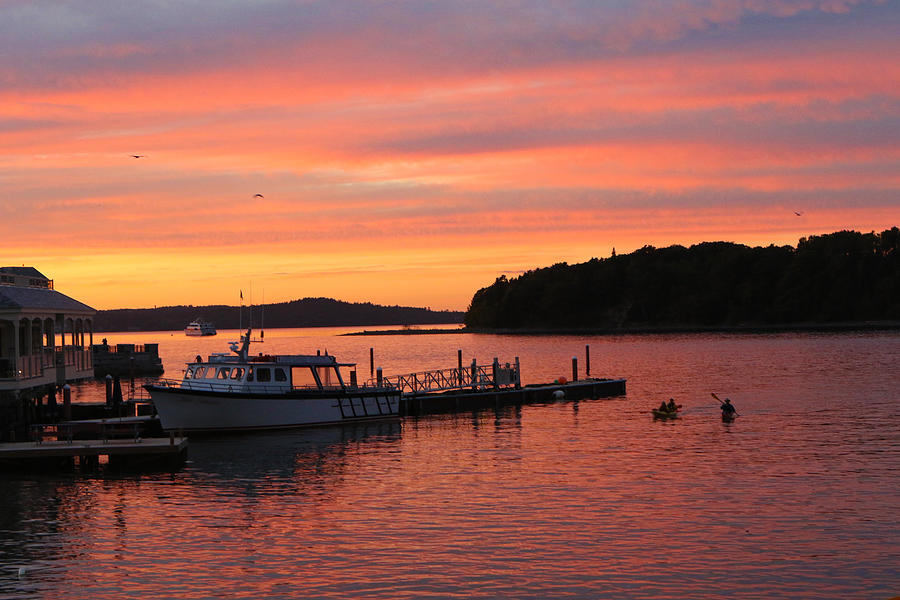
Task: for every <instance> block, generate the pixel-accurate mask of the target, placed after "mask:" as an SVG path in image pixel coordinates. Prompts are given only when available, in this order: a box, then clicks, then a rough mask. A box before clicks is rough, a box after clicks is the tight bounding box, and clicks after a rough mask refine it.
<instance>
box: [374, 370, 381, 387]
mask: <svg viewBox="0 0 900 600" xmlns="http://www.w3.org/2000/svg"><path fill="white" fill-rule="evenodd" d="M376 373H377V374H378V375H377V376H376V378H375V383H376V384H377V385H378V387H381V367H378V369H377V370H376Z"/></svg>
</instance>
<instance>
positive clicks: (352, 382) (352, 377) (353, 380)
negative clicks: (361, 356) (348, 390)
mask: <svg viewBox="0 0 900 600" xmlns="http://www.w3.org/2000/svg"><path fill="white" fill-rule="evenodd" d="M350 387H352V388H356V387H357V385H356V369H353V370H352V371H350Z"/></svg>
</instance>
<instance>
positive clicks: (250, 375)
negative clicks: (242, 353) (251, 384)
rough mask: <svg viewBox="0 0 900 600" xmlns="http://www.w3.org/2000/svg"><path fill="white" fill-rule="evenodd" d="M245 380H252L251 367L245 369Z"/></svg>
mask: <svg viewBox="0 0 900 600" xmlns="http://www.w3.org/2000/svg"><path fill="white" fill-rule="evenodd" d="M247 381H253V367H250V368H249V369H247Z"/></svg>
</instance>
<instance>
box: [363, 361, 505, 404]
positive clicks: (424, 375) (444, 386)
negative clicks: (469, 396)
mask: <svg viewBox="0 0 900 600" xmlns="http://www.w3.org/2000/svg"><path fill="white" fill-rule="evenodd" d="M369 383H370V384H371V385H379V386H380V385H383V386H388V387H393V388H394V389H397V390H400V391H401V392H402V393H404V394H413V395H414V394H428V393H431V392H441V391H447V390H464V389H469V390H476V391H477V390H486V389H499V388H502V387H509V386H516V387H519V386H520V385H521V378H520V376H519V359H518V357H516V360H515V362H514V363H513V364H510V363H506V364H505V365H501V364H500V362H499V361H498V360H497V359H496V358H495V359H494V362H493V364H491V365H479V364H477V363H476V362H475V361H474V360H473V361H472V365H471V366H468V367H457V368H455V369H438V370H435V371H420V372H418V373H409V374H408V375H385V376H381V377H380V378H379V379H377V380H375V379H373V380H370V381H369Z"/></svg>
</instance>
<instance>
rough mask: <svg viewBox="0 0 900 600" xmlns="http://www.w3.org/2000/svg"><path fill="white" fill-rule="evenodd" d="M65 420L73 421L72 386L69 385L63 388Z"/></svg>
mask: <svg viewBox="0 0 900 600" xmlns="http://www.w3.org/2000/svg"><path fill="white" fill-rule="evenodd" d="M63 420H65V421H71V420H72V386H71V385H69V384H68V383H67V384H66V385H64V386H63Z"/></svg>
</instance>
